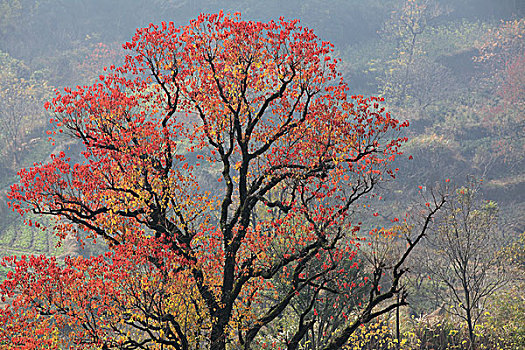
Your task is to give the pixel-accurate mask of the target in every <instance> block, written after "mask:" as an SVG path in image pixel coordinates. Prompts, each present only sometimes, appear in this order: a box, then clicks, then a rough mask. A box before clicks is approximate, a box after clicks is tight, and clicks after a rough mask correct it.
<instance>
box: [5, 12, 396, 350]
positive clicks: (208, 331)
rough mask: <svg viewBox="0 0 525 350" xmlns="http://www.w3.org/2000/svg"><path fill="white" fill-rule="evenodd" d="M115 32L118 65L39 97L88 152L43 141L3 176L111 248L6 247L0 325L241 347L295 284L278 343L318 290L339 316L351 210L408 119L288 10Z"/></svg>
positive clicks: (52, 342)
mask: <svg viewBox="0 0 525 350" xmlns="http://www.w3.org/2000/svg"><path fill="white" fill-rule="evenodd" d="M124 48H125V49H126V50H127V51H128V52H129V55H128V56H126V59H125V63H124V65H122V66H120V67H116V68H113V67H112V68H109V69H108V70H107V72H108V73H107V74H106V75H103V76H101V77H100V80H99V81H98V82H97V83H95V84H94V85H92V86H84V87H77V88H76V89H65V91H64V92H63V93H57V95H56V97H55V98H54V99H53V101H52V102H51V103H50V104H47V105H46V107H47V108H48V109H49V110H51V111H53V112H54V113H55V115H56V118H54V119H53V120H52V122H53V123H54V125H55V127H56V128H55V131H54V132H55V133H56V132H62V131H63V130H64V131H65V132H67V133H69V134H71V135H72V136H73V137H75V138H77V139H79V140H81V141H82V142H83V144H84V146H85V150H84V152H83V154H84V156H85V160H84V161H83V162H82V163H80V164H73V162H72V161H71V159H70V158H68V157H67V156H66V155H65V154H64V153H62V152H61V153H60V154H58V155H54V156H53V157H52V159H51V161H50V162H48V163H45V164H37V165H35V166H34V167H33V168H30V169H23V170H21V171H20V173H19V174H20V183H19V184H16V185H13V186H12V189H11V193H10V198H11V205H12V206H13V209H15V210H18V211H19V212H20V213H22V214H23V213H24V212H27V211H34V212H36V213H39V214H47V215H51V216H54V217H57V218H58V224H57V226H56V227H55V229H56V230H57V234H58V235H59V236H60V237H64V236H65V235H66V234H67V233H69V232H71V231H73V230H74V228H75V227H77V228H78V229H79V230H85V231H86V232H87V234H88V236H90V237H102V238H103V239H104V240H105V241H106V242H107V244H108V247H109V252H108V253H107V254H106V255H105V256H99V257H93V258H89V259H84V258H68V259H66V261H65V265H63V264H61V263H58V262H57V261H56V260H55V259H48V258H45V257H42V256H41V257H29V258H27V257H26V258H24V257H23V258H20V259H15V258H7V259H5V260H4V264H7V265H8V266H11V267H13V269H14V272H13V273H10V275H9V276H8V279H7V280H6V281H5V282H4V283H3V284H2V285H1V286H0V288H1V291H2V293H3V295H5V296H7V297H8V298H10V300H11V302H10V304H9V306H7V307H5V308H4V309H2V318H3V324H4V326H3V327H1V328H0V329H1V331H0V339H1V340H0V341H3V342H4V343H9V344H11V347H12V348H20V349H22V348H36V347H42V346H44V347H48V348H51V347H60V346H62V347H63V346H67V347H78V348H91V347H92V345H96V346H105V347H107V348H111V347H115V348H126V349H128V348H129V349H134V348H136V347H141V346H144V347H148V348H149V349H153V348H161V347H162V346H164V347H173V348H174V349H188V348H195V347H199V346H209V347H211V348H212V349H224V347H225V344H226V343H231V342H233V343H237V344H244V345H243V346H245V347H246V348H249V344H253V343H254V342H255V341H257V336H258V334H259V332H260V331H261V329H262V328H263V327H269V326H270V325H271V324H272V322H275V321H276V320H277V319H278V317H279V315H282V314H283V312H284V310H285V309H286V308H287V307H290V305H291V303H292V302H293V301H294V300H295V299H297V298H306V299H307V301H308V302H307V303H306V305H307V307H306V308H305V309H304V310H301V313H300V315H299V316H300V317H299V318H298V319H297V327H296V328H295V329H293V330H292V333H293V332H296V333H295V334H292V336H290V338H287V339H284V340H282V341H283V342H285V343H287V344H288V346H289V348H294V346H295V347H296V346H297V344H298V342H299V341H300V340H301V339H302V338H303V337H304V335H305V333H306V330H307V329H308V328H307V327H309V324H310V323H309V322H311V321H308V317H313V318H314V319H315V317H318V316H319V315H317V313H318V311H317V310H318V307H317V306H316V305H318V304H320V303H321V304H322V302H323V300H325V301H327V300H332V303H333V300H337V302H338V304H340V305H342V306H341V310H342V312H343V313H342V314H343V315H345V317H344V319H342V320H341V321H340V324H341V327H342V328H341V329H343V330H344V329H345V327H347V323H348V322H350V321H349V320H347V319H348V314H351V313H352V307H353V304H351V302H350V301H351V300H354V299H352V298H350V297H349V296H351V294H352V290H353V288H354V286H356V283H354V281H353V280H352V278H353V277H352V276H353V275H352V274H353V273H354V272H353V271H356V270H355V269H352V268H353V267H357V263H356V262H354V261H352V259H353V258H354V256H355V254H356V252H357V248H358V243H356V242H358V240H354V239H353V238H354V237H355V235H356V233H357V231H358V230H359V225H354V224H352V222H351V217H350V216H349V214H350V213H351V210H352V208H353V206H354V205H355V202H356V201H358V200H359V199H360V198H361V197H363V196H364V195H366V194H367V193H368V192H370V191H371V190H372V189H373V188H374V186H375V185H376V184H377V183H378V182H380V181H382V179H383V174H387V173H388V174H392V176H393V174H394V171H393V170H391V169H390V168H389V164H390V163H391V161H393V160H394V158H395V157H396V155H397V154H399V146H400V145H401V144H402V143H403V142H404V141H405V140H406V139H405V138H402V137H398V136H397V134H398V132H399V131H400V130H401V129H402V128H403V127H404V126H406V124H401V123H399V122H398V121H397V120H396V119H394V118H392V117H391V116H390V114H389V113H387V112H385V110H384V108H382V107H381V105H380V104H381V102H382V99H380V98H375V97H371V98H363V97H362V96H349V95H348V92H347V91H348V87H347V86H346V85H345V84H344V83H343V82H342V80H341V79H340V75H339V74H338V73H337V71H336V65H337V63H338V60H337V59H335V58H333V57H332V56H331V55H332V45H331V44H330V43H328V42H322V41H319V39H318V38H317V37H316V36H315V35H314V33H313V32H312V31H311V30H309V29H307V28H304V27H301V26H300V25H299V23H298V21H290V22H287V21H284V20H283V19H281V20H279V21H277V22H274V21H270V22H268V23H260V22H249V21H242V20H240V17H239V16H238V15H234V16H225V15H223V14H222V13H220V14H218V15H200V16H199V17H198V19H196V20H193V21H192V22H191V23H190V24H189V25H187V26H183V27H178V28H176V27H175V26H174V25H173V23H169V24H166V23H162V25H161V26H156V25H153V24H151V25H150V26H149V27H147V28H143V29H139V30H137V32H136V34H135V36H134V37H133V40H132V41H131V42H129V43H127V44H125V45H124ZM396 170H397V169H396ZM210 177H212V178H215V179H218V180H219V181H221V182H220V183H219V184H218V185H216V184H217V182H216V181H209V178H210ZM210 183H214V185H210ZM218 186H219V187H218ZM349 262H350V263H349ZM350 265H351V266H350ZM380 276H381V274H380ZM396 283H397V282H396ZM328 287H330V288H328ZM396 288H398V287H397V285H394V286H393V289H391V290H390V291H385V292H384V294H381V293H380V291H379V290H378V288H376V291H374V292H372V293H371V296H373V297H376V296H382V297H381V300H386V299H388V298H389V297H391V296H392V293H393V292H398V291H399V289H396ZM328 291H330V292H328ZM326 293H328V294H329V293H335V294H334V295H336V296H337V299H329V298H328V297H325V298H324V299H323V298H319V297H318V296H319V295H320V294H326ZM374 293H375V294H374ZM388 293H390V294H388ZM345 296H346V297H345ZM383 296H384V297H383ZM377 303H379V301H377ZM377 303H375V304H373V305H372V306H371V307H370V310H368V311H367V312H368V313H367V315H368V316H370V314H371V310H372V307H374V306H375V305H377ZM346 304H348V306H346ZM330 305H331V304H330ZM314 306H315V308H314ZM306 316H308V317H306ZM368 316H367V317H368ZM334 317H335V316H334ZM337 317H339V316H337ZM361 320H365V319H364V318H363V319H361ZM359 322H361V321H359ZM196 324H197V325H199V326H197V327H196V326H195V325H196ZM347 328H348V327H347ZM347 333H348V329H347V330H344V331H343V333H341V334H343V335H338V340H337V341H338V342H340V341H345V339H343V338H344V337H346V339H348V336H349V335H348V336H347V335H346V334H347ZM36 343H38V345H37V344H36ZM199 344H200V345H199ZM334 344H335V343H334ZM337 344H339V343H337ZM334 346H335V345H334Z"/></svg>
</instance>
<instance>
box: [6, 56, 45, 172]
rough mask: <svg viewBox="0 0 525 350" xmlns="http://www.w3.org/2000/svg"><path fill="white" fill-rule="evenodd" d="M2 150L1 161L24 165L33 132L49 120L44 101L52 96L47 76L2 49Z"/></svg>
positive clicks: (8, 164) (13, 165)
mask: <svg viewBox="0 0 525 350" xmlns="http://www.w3.org/2000/svg"><path fill="white" fill-rule="evenodd" d="M0 66H1V70H0V128H1V130H2V131H1V133H0V148H1V149H2V150H1V151H0V156H1V161H2V163H4V165H5V166H6V167H8V168H10V169H13V170H16V169H17V168H18V167H20V158H21V155H22V153H23V152H24V151H25V150H26V149H27V148H28V146H29V144H30V141H31V140H30V139H29V136H31V133H32V132H33V131H35V130H37V129H38V128H42V127H43V126H44V124H45V120H44V115H45V110H44V108H43V103H44V100H45V99H46V98H49V97H50V93H49V92H50V87H49V86H48V85H47V82H46V80H45V78H44V77H43V76H42V75H39V74H31V73H30V70H29V68H28V67H27V66H26V65H24V64H23V63H22V62H21V61H18V60H16V59H14V58H12V57H10V56H9V55H8V54H6V53H3V52H0Z"/></svg>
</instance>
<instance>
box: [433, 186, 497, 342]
mask: <svg viewBox="0 0 525 350" xmlns="http://www.w3.org/2000/svg"><path fill="white" fill-rule="evenodd" d="M435 224H436V225H435V226H434V227H435V229H434V230H433V231H434V232H433V233H432V234H430V235H429V236H428V240H429V243H430V246H431V247H432V248H433V249H432V250H429V251H428V254H429V255H428V266H429V269H430V271H431V272H432V275H431V276H432V278H433V279H434V280H435V281H436V282H437V283H441V284H443V285H444V286H445V287H446V288H445V290H446V292H445V293H443V294H440V295H438V297H439V298H440V299H441V300H442V301H443V302H445V303H446V304H447V306H449V307H447V308H446V310H447V311H448V312H450V313H452V314H454V315H456V316H458V317H460V318H461V319H463V320H464V321H465V322H466V324H467V327H468V333H469V338H470V343H471V348H476V346H475V344H476V342H475V340H476V339H475V338H476V337H475V332H474V329H475V326H476V324H478V321H479V320H480V318H481V317H482V315H483V312H484V311H485V310H486V307H485V305H486V303H487V302H488V301H489V300H490V298H491V296H492V295H493V294H494V293H495V291H496V290H497V289H498V288H500V287H502V285H503V283H504V282H505V280H506V277H507V276H506V274H505V271H504V265H503V263H504V261H502V260H503V259H502V254H500V253H501V244H500V243H499V242H498V239H499V235H498V234H497V232H498V230H499V228H498V206H497V204H496V203H494V202H492V201H484V200H482V199H480V194H479V184H477V183H476V182H475V181H471V182H469V183H468V185H467V186H465V187H460V188H458V189H456V190H455V195H454V196H451V197H449V200H448V201H447V203H446V204H445V206H444V207H443V211H442V213H441V215H439V216H438V217H437V218H436V223H435ZM448 304H450V305H448Z"/></svg>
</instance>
